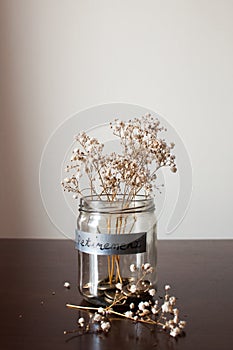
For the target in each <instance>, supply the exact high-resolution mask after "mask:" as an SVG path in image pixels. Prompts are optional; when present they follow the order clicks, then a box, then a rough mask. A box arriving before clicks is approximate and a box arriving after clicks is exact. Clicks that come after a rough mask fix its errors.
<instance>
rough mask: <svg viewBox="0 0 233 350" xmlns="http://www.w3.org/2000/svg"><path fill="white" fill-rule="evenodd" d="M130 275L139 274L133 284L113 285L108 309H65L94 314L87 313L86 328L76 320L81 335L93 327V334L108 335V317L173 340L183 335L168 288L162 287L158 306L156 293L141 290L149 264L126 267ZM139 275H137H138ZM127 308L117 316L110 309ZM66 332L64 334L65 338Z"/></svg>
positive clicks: (80, 321)
mask: <svg viewBox="0 0 233 350" xmlns="http://www.w3.org/2000/svg"><path fill="white" fill-rule="evenodd" d="M130 271H131V272H136V271H137V273H139V277H138V280H137V281H136V282H135V283H134V284H130V283H129V285H127V284H126V285H124V284H123V283H117V284H116V290H117V293H116V297H115V299H114V301H113V302H112V304H111V305H109V306H107V307H105V308H104V307H99V308H93V307H90V308H89V307H82V306H75V305H69V307H73V308H76V309H79V310H84V311H88V312H89V311H92V310H93V309H94V310H95V313H94V314H93V313H92V314H91V313H89V317H90V319H89V321H88V322H87V324H86V323H85V320H84V318H83V317H81V318H79V320H78V325H79V327H80V328H82V329H83V333H85V332H88V331H89V330H90V325H97V328H96V331H97V332H104V333H107V332H109V330H110V328H111V315H113V316H116V315H117V316H120V317H124V318H127V319H130V320H133V321H134V322H139V323H143V324H148V325H150V326H158V327H161V328H162V329H163V330H165V331H167V332H169V334H170V336H172V337H176V336H179V335H182V334H184V328H185V326H186V322H185V321H183V320H180V318H179V310H178V309H177V307H176V297H175V296H172V295H170V294H169V291H170V289H171V287H170V285H168V284H167V285H165V286H164V290H165V294H164V297H163V300H162V302H160V303H159V300H158V299H155V298H154V297H156V293H157V292H156V290H155V289H154V288H152V286H151V285H149V287H147V288H146V289H144V290H143V289H141V287H140V286H143V285H144V283H145V280H144V278H145V277H146V276H147V274H148V273H152V272H153V268H152V266H151V265H150V264H149V263H145V264H143V265H142V266H141V267H137V266H136V264H131V265H130ZM140 274H141V275H140ZM122 301H123V302H124V303H123V304H124V305H128V308H129V309H128V310H125V312H124V313H121V312H119V311H117V310H115V309H114V307H116V306H117V305H121V306H122ZM67 333H69V332H65V334H67Z"/></svg>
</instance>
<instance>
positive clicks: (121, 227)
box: [76, 195, 157, 305]
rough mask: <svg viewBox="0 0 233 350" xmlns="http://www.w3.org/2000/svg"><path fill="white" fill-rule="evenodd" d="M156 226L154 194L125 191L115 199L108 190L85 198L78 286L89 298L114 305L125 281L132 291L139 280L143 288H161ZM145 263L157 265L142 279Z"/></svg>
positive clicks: (79, 235)
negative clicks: (129, 196)
mask: <svg viewBox="0 0 233 350" xmlns="http://www.w3.org/2000/svg"><path fill="white" fill-rule="evenodd" d="M156 227H157V224H156V216H155V206H154V200H153V199H152V198H149V199H148V198H145V197H144V196H135V197H134V198H133V200H130V201H128V200H126V199H125V197H124V196H118V197H117V198H115V199H114V201H109V199H108V197H107V196H106V195H104V196H101V197H99V196H87V197H83V198H81V200H80V207H79V217H78V220H77V230H76V249H77V253H78V286H79V290H80V293H81V294H82V296H83V297H84V299H86V300H88V301H89V302H91V303H94V304H97V305H108V304H111V303H112V302H113V300H115V296H116V293H117V288H116V286H118V285H119V284H120V285H122V287H123V292H124V291H125V293H126V294H127V293H128V294H130V286H132V285H133V284H134V285H137V289H139V292H140V289H142V292H144V291H145V289H149V288H154V289H156V287H157V285H156V283H157V266H156V265H157V229H156ZM145 264H147V266H148V264H150V265H151V266H152V267H153V269H152V272H151V273H150V274H149V275H148V276H146V279H143V280H142V278H141V275H142V268H143V266H145ZM140 280H141V281H140ZM139 282H140V283H139ZM141 282H142V283H141Z"/></svg>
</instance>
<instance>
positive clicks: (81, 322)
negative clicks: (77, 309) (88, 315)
mask: <svg viewBox="0 0 233 350" xmlns="http://www.w3.org/2000/svg"><path fill="white" fill-rule="evenodd" d="M84 322H85V320H84V318H83V317H80V318H79V319H78V324H79V325H80V327H83V326H84Z"/></svg>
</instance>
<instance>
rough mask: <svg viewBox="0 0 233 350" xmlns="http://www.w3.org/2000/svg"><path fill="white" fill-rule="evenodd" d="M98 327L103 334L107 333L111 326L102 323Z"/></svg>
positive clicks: (108, 323)
mask: <svg viewBox="0 0 233 350" xmlns="http://www.w3.org/2000/svg"><path fill="white" fill-rule="evenodd" d="M100 327H101V328H102V330H103V331H104V332H106V333H107V332H108V331H109V329H110V328H111V325H110V322H105V321H102V322H101V325H100Z"/></svg>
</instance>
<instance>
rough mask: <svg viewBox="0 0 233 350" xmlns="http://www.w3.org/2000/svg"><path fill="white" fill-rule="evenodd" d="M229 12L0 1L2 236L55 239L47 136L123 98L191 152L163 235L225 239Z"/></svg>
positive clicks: (210, 6) (220, 6) (231, 79)
mask: <svg viewBox="0 0 233 350" xmlns="http://www.w3.org/2000/svg"><path fill="white" fill-rule="evenodd" d="M232 13H233V1H232V0H161V1H159V0H152V1H148V0H144V1H136V0H132V1H129V0H124V1H121V0H120V1H112V0H106V1H102V0H99V1H97V0H96V1H87V0H82V1H81V0H40V1H38V0H1V1H0V39H1V43H0V45H1V47H0V49H1V56H0V109H1V111H0V112H1V127H0V157H1V159H0V162H1V163H0V164H1V170H0V184H1V189H0V213H1V232H0V235H1V237H12V238H13V237H18V238H24V237H31V238H63V236H62V235H61V234H60V233H59V232H58V231H57V230H56V228H55V227H54V226H53V225H52V223H51V222H50V220H49V218H48V216H47V214H46V212H45V210H44V208H43V204H42V201H41V197H40V191H39V180H38V177H39V164H40V158H41V154H42V151H43V148H44V145H45V143H46V141H47V139H48V138H49V136H50V135H51V133H52V132H53V131H54V130H55V128H56V127H57V126H58V125H59V124H60V123H61V122H63V121H64V120H65V119H66V118H67V117H68V116H70V115H72V114H74V113H76V112H78V111H79V110H82V109H85V108H88V107H89V106H93V105H96V104H98V105H99V104H102V103H109V102H127V103H132V104H138V105H142V106H147V107H148V108H149V109H152V110H155V111H157V112H160V113H162V115H163V116H165V117H166V119H167V120H168V122H169V123H171V125H173V126H174V127H175V128H176V130H177V132H178V133H179V135H180V136H181V137H182V139H183V142H184V144H185V146H186V148H187V150H188V152H189V154H190V157H191V161H192V167H193V195H192V200H191V203H190V207H189V211H188V213H187V215H186V216H185V219H184V220H183V222H182V224H181V225H180V226H179V227H178V229H177V230H176V231H175V232H174V234H173V235H172V236H162V237H160V238H165V239H166V238H168V239H169V238H172V239H175V238H177V239H179V238H187V239H190V238H194V239H195V238H203V239H204V238H233V230H232V227H233V215H232V192H233V191H232V189H233V188H232V187H233V186H232V170H233V164H232V149H233V148H232V134H231V133H232V126H233V121H232V120H233V64H232V62H233V21H232ZM95 122H96V124H97V123H98V120H96V121H95Z"/></svg>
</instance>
